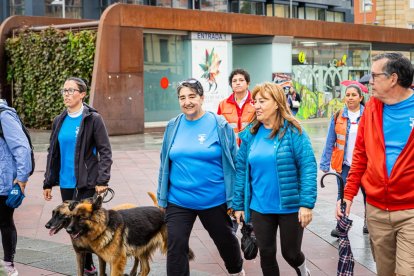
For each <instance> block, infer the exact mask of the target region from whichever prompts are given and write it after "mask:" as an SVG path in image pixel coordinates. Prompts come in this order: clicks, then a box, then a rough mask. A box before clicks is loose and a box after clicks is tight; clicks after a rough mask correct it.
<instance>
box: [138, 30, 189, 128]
mask: <svg viewBox="0 0 414 276" xmlns="http://www.w3.org/2000/svg"><path fill="white" fill-rule="evenodd" d="M185 38H186V36H183V35H169V34H148V33H146V34H144V102H145V103H144V105H145V122H160V121H168V120H170V119H171V118H173V117H174V116H177V115H178V114H179V113H180V107H179V105H178V100H177V92H176V87H177V84H178V82H180V81H182V80H184V79H187V78H188V77H189V74H190V64H191V62H189V61H190V60H191V53H190V52H191V51H190V50H188V47H189V44H190V42H189V40H186V39H185ZM166 80H167V82H165V81H166ZM162 81H164V84H165V83H167V84H168V86H167V87H164V88H163V87H162V86H161V82H162Z"/></svg>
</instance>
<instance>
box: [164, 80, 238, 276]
mask: <svg viewBox="0 0 414 276" xmlns="http://www.w3.org/2000/svg"><path fill="white" fill-rule="evenodd" d="M177 94H178V102H179V105H180V108H181V111H182V113H181V114H180V115H178V116H177V117H176V118H173V119H172V120H170V122H169V123H168V125H167V127H166V129H165V133H164V140H163V143H162V148H161V163H160V170H159V177H158V191H157V198H158V204H159V206H160V207H162V208H164V209H165V220H166V223H167V230H168V253H167V275H169V276H181V275H190V267H189V257H188V253H189V239H190V234H191V230H192V228H193V225H194V222H195V220H196V218H197V217H198V218H199V219H200V221H201V223H202V224H203V226H204V228H205V229H206V230H207V232H208V233H209V235H210V237H211V238H212V239H213V241H214V243H215V245H216V246H217V249H218V251H219V253H220V256H221V258H222V259H223V261H224V264H225V266H226V269H227V271H228V273H229V274H230V275H244V270H243V259H242V257H241V252H240V246H239V242H238V240H237V238H236V236H235V235H234V234H233V233H232V222H231V219H230V217H229V216H228V215H227V210H228V209H229V208H231V203H232V201H231V200H232V197H233V181H234V179H235V166H234V160H235V157H236V151H237V144H236V139H235V135H234V132H233V129H232V128H231V127H230V125H229V124H228V123H227V121H226V120H225V119H224V118H223V117H222V116H219V115H216V114H215V113H212V112H206V111H204V110H203V108H202V105H203V101H204V90H203V87H202V85H201V83H200V82H199V81H197V80H196V79H188V80H186V81H183V82H181V83H180V84H179V86H178V88H177Z"/></svg>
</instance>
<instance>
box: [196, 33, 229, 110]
mask: <svg viewBox="0 0 414 276" xmlns="http://www.w3.org/2000/svg"><path fill="white" fill-rule="evenodd" d="M191 38H192V41H191V44H192V47H191V50H192V77H194V78H196V79H198V80H199V81H200V82H201V84H202V85H203V88H204V105H203V106H204V109H205V110H209V111H213V112H217V108H218V105H219V103H220V101H221V100H222V99H225V98H227V97H228V96H229V95H230V93H231V89H230V87H229V84H228V77H229V74H230V72H231V36H230V35H228V34H217V33H201V32H195V33H192V36H191Z"/></svg>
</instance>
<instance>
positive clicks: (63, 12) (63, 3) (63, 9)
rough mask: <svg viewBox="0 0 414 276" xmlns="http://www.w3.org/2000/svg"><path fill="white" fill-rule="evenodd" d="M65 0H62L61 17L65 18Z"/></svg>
mask: <svg viewBox="0 0 414 276" xmlns="http://www.w3.org/2000/svg"><path fill="white" fill-rule="evenodd" d="M65 2H66V0H62V17H63V18H66V11H65V10H66V7H65Z"/></svg>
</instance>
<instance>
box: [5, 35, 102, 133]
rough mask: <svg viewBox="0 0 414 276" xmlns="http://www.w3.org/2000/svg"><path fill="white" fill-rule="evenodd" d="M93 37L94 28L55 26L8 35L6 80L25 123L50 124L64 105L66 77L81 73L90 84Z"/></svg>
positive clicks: (44, 125) (35, 126)
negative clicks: (74, 30) (82, 28)
mask: <svg viewBox="0 0 414 276" xmlns="http://www.w3.org/2000/svg"><path fill="white" fill-rule="evenodd" d="M95 41H96V31H93V30H87V31H85V30H84V31H80V32H72V31H62V30H57V29H54V28H48V29H45V30H43V31H41V32H34V31H31V30H21V31H20V32H19V33H17V34H16V35H15V36H14V37H12V38H9V39H7V41H6V47H5V50H6V58H7V80H8V82H9V83H11V84H12V88H13V91H12V93H13V107H14V108H16V110H17V112H18V113H19V114H20V116H21V118H22V120H23V121H24V123H25V124H26V125H27V126H28V127H31V128H37V129H46V128H50V126H51V122H52V120H53V118H54V117H55V116H56V115H58V114H59V113H60V112H62V110H63V109H64V105H63V100H62V96H61V94H60V92H59V90H60V89H61V88H62V86H63V84H64V81H65V80H66V79H67V78H68V77H71V76H75V77H80V78H82V79H84V80H86V82H87V83H89V84H90V81H91V79H92V70H93V61H94V55H95ZM87 95H89V91H87ZM87 100H88V96H87V97H86V101H87Z"/></svg>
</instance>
